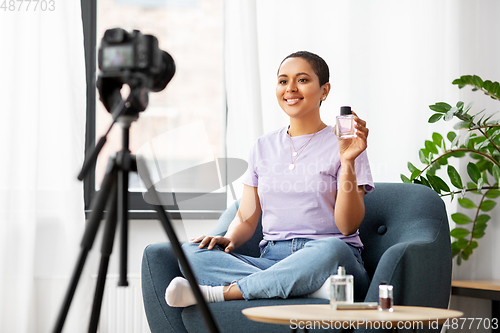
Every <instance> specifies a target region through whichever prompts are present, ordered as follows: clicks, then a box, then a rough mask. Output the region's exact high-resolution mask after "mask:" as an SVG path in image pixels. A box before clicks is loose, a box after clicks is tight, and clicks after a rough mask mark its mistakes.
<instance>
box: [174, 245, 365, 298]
mask: <svg viewBox="0 0 500 333" xmlns="http://www.w3.org/2000/svg"><path fill="white" fill-rule="evenodd" d="M198 245H199V244H194V243H191V242H189V243H185V244H184V245H183V250H184V253H185V254H186V257H187V259H188V261H189V262H190V264H191V267H192V269H193V271H194V274H195V276H196V279H197V281H198V284H200V285H208V286H221V285H223V286H225V285H229V284H231V283H232V282H235V281H236V282H237V284H238V287H239V289H240V291H241V293H242V294H243V297H244V298H245V299H246V300H250V299H257V298H275V297H279V298H288V297H292V296H301V295H307V294H310V293H312V292H314V291H316V290H318V289H319V288H320V287H321V286H322V285H323V284H324V282H325V281H326V279H327V278H328V277H329V276H330V275H335V274H337V267H338V266H344V267H345V269H346V272H347V274H351V275H353V276H354V298H355V300H357V301H361V300H363V299H364V297H365V295H366V292H367V290H368V287H369V285H370V279H369V277H368V274H367V273H366V270H365V268H364V267H363V262H362V259H361V254H360V253H359V250H358V249H357V248H355V247H353V246H350V245H348V244H347V243H345V242H344V241H342V240H340V239H338V238H335V237H329V238H323V239H318V240H311V239H305V238H296V239H291V240H284V241H269V242H268V243H267V245H266V246H265V247H264V248H263V249H262V251H261V256H260V257H259V258H255V257H251V256H246V255H242V254H238V253H229V254H228V253H225V252H224V250H223V249H222V248H221V247H219V246H217V245H216V246H215V247H214V248H213V249H212V250H207V248H206V247H205V248H203V249H200V248H199V247H198ZM181 269H182V268H181Z"/></svg>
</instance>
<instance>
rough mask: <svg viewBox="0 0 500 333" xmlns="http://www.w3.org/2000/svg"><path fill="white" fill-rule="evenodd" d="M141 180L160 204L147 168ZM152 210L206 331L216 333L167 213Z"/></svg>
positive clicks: (160, 208) (212, 319) (161, 208)
mask: <svg viewBox="0 0 500 333" xmlns="http://www.w3.org/2000/svg"><path fill="white" fill-rule="evenodd" d="M140 176H141V178H142V180H143V181H144V184H145V185H146V187H147V189H148V193H149V195H150V196H151V197H150V198H152V199H153V202H160V198H159V196H158V193H157V192H156V189H155V187H154V185H153V184H152V182H151V177H150V176H149V171H148V170H147V168H144V169H143V170H141V174H140ZM153 207H154V209H155V210H156V212H157V213H158V216H159V218H160V221H161V224H162V226H163V228H164V229H165V232H166V233H167V236H168V238H169V239H170V243H171V245H172V249H173V250H174V254H175V256H176V258H177V260H179V263H180V265H181V267H182V269H183V271H184V275H185V277H186V279H187V280H188V281H189V284H190V285H191V289H192V290H193V293H194V296H195V298H196V301H197V306H198V309H199V310H200V313H201V315H202V316H203V320H204V321H205V325H207V327H208V331H209V332H211V333H218V332H219V330H218V328H217V325H216V323H215V320H214V318H213V317H212V314H211V312H210V309H209V308H208V305H207V302H206V301H205V298H203V295H202V294H201V291H200V287H199V286H198V283H197V282H196V278H195V276H194V273H193V270H192V269H191V266H190V265H189V262H188V260H187V258H186V255H185V254H184V251H182V248H181V245H180V243H179V239H178V238H177V235H176V234H175V231H174V228H173V227H172V224H171V223H170V219H169V218H168V215H167V213H166V212H165V210H164V209H163V207H162V206H159V205H153Z"/></svg>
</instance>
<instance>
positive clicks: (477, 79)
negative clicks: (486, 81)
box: [472, 75, 483, 88]
mask: <svg viewBox="0 0 500 333" xmlns="http://www.w3.org/2000/svg"><path fill="white" fill-rule="evenodd" d="M472 83H473V84H474V85H475V86H477V87H479V88H482V87H483V80H482V79H481V78H480V77H479V76H477V75H474V76H473V77H472Z"/></svg>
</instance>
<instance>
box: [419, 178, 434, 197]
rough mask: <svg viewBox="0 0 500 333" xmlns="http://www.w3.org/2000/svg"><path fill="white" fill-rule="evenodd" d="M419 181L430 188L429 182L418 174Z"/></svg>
mask: <svg viewBox="0 0 500 333" xmlns="http://www.w3.org/2000/svg"><path fill="white" fill-rule="evenodd" d="M420 182H421V183H422V185H425V186H427V187H430V188H432V186H431V184H429V182H428V181H427V179H425V177H424V176H420ZM438 193H439V192H438Z"/></svg>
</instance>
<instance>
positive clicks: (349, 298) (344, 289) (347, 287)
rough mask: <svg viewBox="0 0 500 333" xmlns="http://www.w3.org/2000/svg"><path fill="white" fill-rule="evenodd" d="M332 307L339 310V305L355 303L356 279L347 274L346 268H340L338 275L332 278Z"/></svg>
mask: <svg viewBox="0 0 500 333" xmlns="http://www.w3.org/2000/svg"><path fill="white" fill-rule="evenodd" d="M330 283H331V289H330V306H331V307H332V308H333V309H337V304H338V303H349V304H351V303H354V278H353V276H352V275H346V274H345V268H344V267H342V266H339V267H338V268H337V275H332V276H330Z"/></svg>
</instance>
